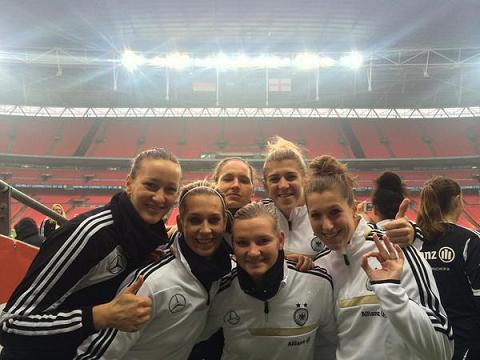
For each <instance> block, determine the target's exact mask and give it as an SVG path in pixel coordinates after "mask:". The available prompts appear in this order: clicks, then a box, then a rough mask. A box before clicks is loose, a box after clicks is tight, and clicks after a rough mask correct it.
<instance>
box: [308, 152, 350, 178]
mask: <svg viewBox="0 0 480 360" xmlns="http://www.w3.org/2000/svg"><path fill="white" fill-rule="evenodd" d="M309 168H310V171H311V174H312V176H335V175H344V174H345V173H346V172H347V166H346V165H345V164H342V163H341V162H339V161H338V160H337V159H335V158H334V157H333V156H330V155H322V156H317V157H316V158H315V159H313V161H312V162H311V163H310V166H309Z"/></svg>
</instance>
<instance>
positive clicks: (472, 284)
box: [417, 177, 480, 360]
mask: <svg viewBox="0 0 480 360" xmlns="http://www.w3.org/2000/svg"><path fill="white" fill-rule="evenodd" d="M462 211H463V198H462V190H461V188H460V186H459V185H458V183H457V182H456V181H454V180H452V179H449V178H446V177H434V178H432V179H430V180H428V181H427V182H425V184H424V185H423V188H422V192H421V194H420V211H419V213H418V218H417V223H418V225H419V226H420V227H421V228H422V230H423V234H424V242H423V244H422V252H423V254H424V256H425V258H426V260H427V261H428V263H429V264H430V265H431V267H432V270H433V275H434V276H435V280H436V281H437V285H438V290H439V292H440V295H441V298H442V303H443V305H444V306H445V310H446V311H447V314H448V318H449V321H450V323H451V324H452V327H453V335H454V338H455V353H454V356H453V359H454V360H456V359H479V358H480V348H479V345H478V344H480V238H479V234H478V233H477V232H475V231H473V230H470V229H466V228H464V227H461V226H459V225H456V224H455V223H456V222H457V221H458V219H459V217H460V215H461V214H462Z"/></svg>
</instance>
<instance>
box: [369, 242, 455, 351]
mask: <svg viewBox="0 0 480 360" xmlns="http://www.w3.org/2000/svg"><path fill="white" fill-rule="evenodd" d="M402 250H403V252H404V254H405V264H404V269H403V272H404V273H403V276H402V280H401V283H398V282H395V281H385V282H379V283H375V282H374V283H372V287H373V289H374V291H375V295H377V297H378V299H379V301H380V306H381V307H382V310H383V311H384V312H385V314H386V315H387V317H388V319H389V321H390V322H391V324H392V326H393V327H394V328H395V330H396V331H397V333H398V334H399V335H400V336H401V337H402V339H403V341H404V343H405V344H406V345H407V346H408V347H409V348H410V349H411V350H412V351H413V352H415V353H416V354H417V356H418V357H419V358H420V359H425V360H430V359H438V360H442V359H445V360H450V359H451V358H452V356H453V333H452V329H451V326H450V325H449V323H448V319H447V315H446V313H445V310H444V309H443V307H442V305H441V303H440V296H439V294H438V289H437V286H436V283H435V279H434V277H433V274H432V270H431V268H430V266H429V265H428V263H427V262H426V261H425V260H424V259H423V257H422V256H421V255H420V254H419V253H418V251H417V250H416V249H414V248H413V247H412V246H409V247H406V248H404V249H402Z"/></svg>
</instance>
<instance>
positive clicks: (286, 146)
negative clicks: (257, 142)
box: [263, 136, 307, 182]
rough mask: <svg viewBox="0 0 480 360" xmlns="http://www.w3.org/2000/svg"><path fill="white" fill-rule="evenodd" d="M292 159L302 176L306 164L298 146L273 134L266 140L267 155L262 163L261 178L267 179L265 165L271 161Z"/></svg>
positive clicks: (305, 169)
mask: <svg viewBox="0 0 480 360" xmlns="http://www.w3.org/2000/svg"><path fill="white" fill-rule="evenodd" d="M284 160H293V161H295V162H296V163H297V165H298V168H299V170H300V173H301V174H302V176H305V175H306V173H307V164H306V162H305V160H304V159H303V154H302V150H301V149H300V147H299V146H298V145H297V144H295V143H293V142H291V141H288V140H286V139H284V138H282V137H280V136H275V137H273V138H272V139H270V140H269V141H268V142H267V155H266V157H265V162H264V163H263V178H264V180H265V182H266V179H267V173H266V171H267V166H268V164H269V163H271V162H272V161H284Z"/></svg>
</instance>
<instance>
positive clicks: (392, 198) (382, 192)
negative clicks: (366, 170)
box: [372, 171, 407, 220]
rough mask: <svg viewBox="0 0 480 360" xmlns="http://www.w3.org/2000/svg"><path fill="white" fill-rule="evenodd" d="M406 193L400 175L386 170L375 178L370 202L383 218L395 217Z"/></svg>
mask: <svg viewBox="0 0 480 360" xmlns="http://www.w3.org/2000/svg"><path fill="white" fill-rule="evenodd" d="M406 194H407V190H406V189H405V186H404V185H403V183H402V179H401V178H400V176H398V175H397V174H395V173H394V172H390V171H386V172H384V173H383V174H382V175H380V176H379V177H378V178H377V179H376V180H375V190H374V191H373V194H372V204H373V205H374V206H375V210H376V211H377V213H378V214H379V215H381V216H382V217H383V219H395V216H396V215H397V212H398V208H399V207H400V204H401V203H402V201H403V199H404V198H405V196H406ZM383 219H382V220H383Z"/></svg>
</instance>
